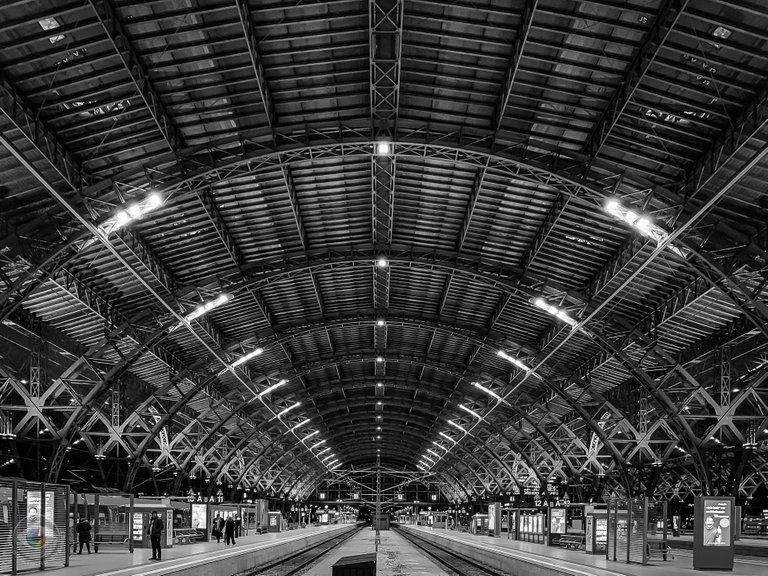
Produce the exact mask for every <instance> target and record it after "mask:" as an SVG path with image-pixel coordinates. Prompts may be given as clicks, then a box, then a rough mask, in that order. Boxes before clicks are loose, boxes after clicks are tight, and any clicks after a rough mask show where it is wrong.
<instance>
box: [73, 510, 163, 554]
mask: <svg viewBox="0 0 768 576" xmlns="http://www.w3.org/2000/svg"><path fill="white" fill-rule="evenodd" d="M164 529H165V525H164V524H163V520H162V518H160V517H159V516H158V515H157V512H156V511H155V510H153V511H152V517H151V518H150V520H149V525H148V526H147V534H148V535H149V541H150V542H151V543H152V560H162V559H163V558H162V547H161V546H160V537H161V536H162V534H163V530H164ZM75 532H77V541H78V543H79V544H80V550H79V551H78V552H77V553H78V554H82V553H83V546H85V548H86V550H88V554H90V553H91V523H90V522H88V519H87V518H86V517H85V516H83V515H82V514H81V515H80V519H79V520H78V521H77V524H76V525H75Z"/></svg>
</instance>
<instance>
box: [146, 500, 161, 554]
mask: <svg viewBox="0 0 768 576" xmlns="http://www.w3.org/2000/svg"><path fill="white" fill-rule="evenodd" d="M147 533H148V534H149V541H150V542H152V560H162V559H163V558H162V548H160V537H161V536H162V534H163V521H162V520H161V519H160V517H159V516H158V515H157V512H156V511H154V510H152V518H150V520H149V527H148V528H147Z"/></svg>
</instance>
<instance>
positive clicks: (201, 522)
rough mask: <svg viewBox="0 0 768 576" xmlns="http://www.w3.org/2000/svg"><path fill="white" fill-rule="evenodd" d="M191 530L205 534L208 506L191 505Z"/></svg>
mask: <svg viewBox="0 0 768 576" xmlns="http://www.w3.org/2000/svg"><path fill="white" fill-rule="evenodd" d="M191 528H194V529H195V530H200V531H202V532H207V530H208V505H207V504H192V525H191Z"/></svg>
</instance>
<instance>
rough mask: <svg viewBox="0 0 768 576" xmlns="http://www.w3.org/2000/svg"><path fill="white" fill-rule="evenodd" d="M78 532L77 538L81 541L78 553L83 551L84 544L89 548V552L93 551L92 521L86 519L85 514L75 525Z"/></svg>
mask: <svg viewBox="0 0 768 576" xmlns="http://www.w3.org/2000/svg"><path fill="white" fill-rule="evenodd" d="M75 531H76V532H77V540H78V542H80V551H79V552H78V554H82V553H83V544H85V547H86V548H87V549H88V554H90V553H91V523H90V522H88V520H86V519H85V516H80V519H79V520H78V521H77V525H76V526H75Z"/></svg>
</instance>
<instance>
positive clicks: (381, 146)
mask: <svg viewBox="0 0 768 576" xmlns="http://www.w3.org/2000/svg"><path fill="white" fill-rule="evenodd" d="M376 154H377V155H379V156H389V155H390V154H392V143H391V142H386V141H383V142H377V143H376Z"/></svg>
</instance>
